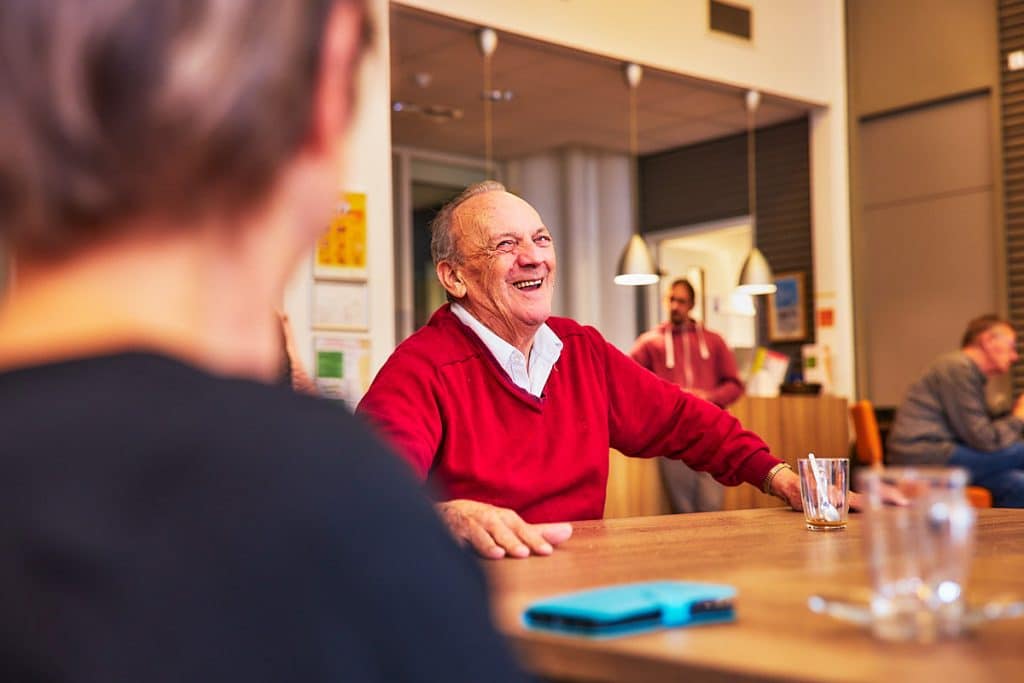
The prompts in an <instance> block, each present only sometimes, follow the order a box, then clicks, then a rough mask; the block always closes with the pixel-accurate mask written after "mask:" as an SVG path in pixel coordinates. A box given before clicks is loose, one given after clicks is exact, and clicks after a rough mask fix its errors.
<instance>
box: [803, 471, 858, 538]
mask: <svg viewBox="0 0 1024 683" xmlns="http://www.w3.org/2000/svg"><path fill="white" fill-rule="evenodd" d="M797 470H798V471H799V474H800V499H801V501H802V502H803V505H804V521H805V522H806V523H807V528H808V529H810V530H812V531H834V530H838V529H845V528H846V518H847V515H848V513H849V493H850V460H849V458H815V459H814V466H813V467H812V466H811V461H810V460H807V459H804V460H799V461H797Z"/></svg>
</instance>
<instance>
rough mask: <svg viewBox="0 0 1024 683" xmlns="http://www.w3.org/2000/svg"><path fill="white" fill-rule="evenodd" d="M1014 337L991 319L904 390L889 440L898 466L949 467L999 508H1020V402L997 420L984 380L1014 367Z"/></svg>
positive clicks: (1023, 399) (979, 322)
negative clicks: (968, 477) (959, 469)
mask: <svg viewBox="0 0 1024 683" xmlns="http://www.w3.org/2000/svg"><path fill="white" fill-rule="evenodd" d="M1017 357H1018V356H1017V333H1016V332H1015V331H1014V329H1013V327H1011V326H1010V323H1008V322H1007V321H1005V320H1003V319H1002V318H1000V317H998V316H996V315H984V316H981V317H980V318H975V319H974V320H972V321H971V322H970V323H968V325H967V330H966V332H964V336H963V340H962V342H961V348H960V350H959V351H956V352H953V353H948V354H945V355H943V356H940V357H939V358H938V359H936V360H935V361H934V362H933V363H932V364H931V366H930V367H929V368H928V370H926V371H925V373H924V375H923V376H922V377H921V378H920V379H918V380H917V381H916V382H915V383H914V384H912V385H911V386H910V389H908V390H907V395H906V397H905V398H904V399H903V404H902V405H900V407H899V410H897V412H896V421H895V422H894V424H893V427H892V431H891V432H890V434H889V442H888V454H889V460H890V461H891V462H892V463H895V464H900V465H926V464H927V465H954V466H958V467H963V468H965V469H966V470H967V471H968V472H969V473H970V475H971V483H972V484H976V485H978V486H984V487H985V488H987V489H988V490H989V491H991V492H992V500H993V503H994V505H996V506H997V507H1017V508H1019V507H1024V440H1022V438H1021V429H1022V427H1024V395H1022V396H1020V397H1019V398H1018V399H1017V400H1016V402H1015V403H1014V405H1013V409H1012V411H1011V412H1010V414H1008V415H1005V416H1001V417H996V416H994V415H993V414H992V413H991V412H990V410H989V407H988V404H987V403H986V400H985V384H986V382H987V381H988V378H989V377H994V376H997V375H1005V374H1006V373H1008V372H1009V371H1010V367H1011V366H1012V365H1013V363H1014V362H1015V361H1016V360H1017Z"/></svg>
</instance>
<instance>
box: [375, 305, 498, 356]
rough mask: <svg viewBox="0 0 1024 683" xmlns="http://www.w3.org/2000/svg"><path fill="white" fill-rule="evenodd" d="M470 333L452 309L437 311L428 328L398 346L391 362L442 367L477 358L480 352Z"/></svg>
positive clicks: (420, 329)
mask: <svg viewBox="0 0 1024 683" xmlns="http://www.w3.org/2000/svg"><path fill="white" fill-rule="evenodd" d="M467 332H469V334H472V331H471V330H468V328H466V326H465V325H463V324H462V322H461V321H459V319H458V318H456V317H455V314H454V313H452V312H451V310H450V309H449V307H448V306H442V307H441V308H439V309H438V310H437V311H435V312H434V314H433V315H432V316H431V317H430V320H429V321H427V324H426V325H424V326H423V327H421V328H419V329H418V330H416V331H415V332H413V333H412V334H411V335H409V336H408V337H407V338H406V339H404V340H403V341H402V342H401V343H399V344H398V346H396V347H395V350H394V351H393V352H392V354H391V357H390V358H389V359H388V362H389V363H391V362H392V361H394V362H405V363H427V364H429V365H430V366H438V365H443V364H445V363H447V362H452V361H458V360H461V359H464V358H465V357H469V356H473V355H476V354H477V353H478V352H479V349H477V348H476V347H475V346H474V345H473V343H472V342H471V340H470V338H469V335H468V334H467Z"/></svg>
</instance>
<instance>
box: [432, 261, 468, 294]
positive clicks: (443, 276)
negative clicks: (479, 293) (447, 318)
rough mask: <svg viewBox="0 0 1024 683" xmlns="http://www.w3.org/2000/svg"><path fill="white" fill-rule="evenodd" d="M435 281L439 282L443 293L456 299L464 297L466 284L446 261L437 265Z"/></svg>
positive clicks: (456, 270)
mask: <svg viewBox="0 0 1024 683" xmlns="http://www.w3.org/2000/svg"><path fill="white" fill-rule="evenodd" d="M437 279H438V280H440V281H441V286H442V287H444V289H445V291H446V292H448V293H449V294H451V295H452V296H453V297H455V298H456V299H461V298H462V297H464V296H466V282H465V280H463V279H462V274H461V273H460V272H459V271H458V269H456V267H455V266H453V265H452V264H450V263H448V262H447V261H441V262H440V263H438V264H437Z"/></svg>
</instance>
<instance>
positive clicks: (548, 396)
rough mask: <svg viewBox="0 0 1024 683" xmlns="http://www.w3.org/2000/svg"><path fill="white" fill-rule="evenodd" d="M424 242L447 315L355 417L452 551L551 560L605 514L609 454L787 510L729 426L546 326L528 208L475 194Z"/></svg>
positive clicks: (487, 188) (544, 248) (780, 479)
mask: <svg viewBox="0 0 1024 683" xmlns="http://www.w3.org/2000/svg"><path fill="white" fill-rule="evenodd" d="M432 230H433V236H432V242H431V251H432V254H433V258H434V263H435V265H436V269H437V276H438V278H439V279H440V281H441V284H442V285H443V286H444V288H445V290H446V291H447V293H448V299H449V303H448V304H445V305H444V306H442V307H441V308H440V309H438V310H437V311H436V312H435V313H434V315H433V316H432V317H431V319H430V321H429V322H428V323H427V325H426V326H425V327H423V328H422V329H420V330H419V331H417V332H416V333H415V334H413V335H412V336H411V337H409V338H408V339H406V340H405V341H404V342H402V343H401V344H400V345H399V346H398V348H397V349H395V352H394V353H393V354H392V356H391V358H389V359H388V361H387V363H385V365H384V367H383V368H381V370H380V372H379V373H378V374H377V377H376V378H375V379H374V382H373V384H372V385H371V386H370V390H369V391H368V392H367V394H366V396H365V397H364V398H363V400H362V402H361V403H360V404H359V408H358V411H359V412H360V413H362V414H363V415H365V416H367V418H369V419H370V421H371V422H373V423H375V424H376V425H377V426H378V427H379V428H380V429H381V431H382V434H383V435H384V436H385V437H386V438H388V439H389V440H390V441H391V443H392V444H393V445H394V446H395V448H396V449H397V450H398V451H399V453H400V454H402V455H404V456H405V457H406V458H407V459H408V460H409V462H410V463H411V464H412V466H413V469H414V471H415V472H416V474H417V475H418V476H419V477H420V478H421V479H422V480H425V481H427V482H428V483H429V484H432V485H434V486H435V487H436V489H437V490H438V493H439V495H440V497H441V502H439V503H438V509H439V511H440V513H441V516H442V517H443V519H444V520H445V521H446V522H447V524H448V526H449V528H450V529H451V530H452V532H453V533H454V534H455V536H456V537H458V538H460V539H462V540H463V541H465V542H467V543H469V544H470V545H472V546H473V548H475V549H476V551H477V552H478V553H479V554H481V555H482V556H484V557H487V558H493V559H497V558H501V557H505V556H507V555H508V556H513V557H525V556H527V555H530V554H531V553H536V554H544V555H546V554H549V553H551V552H552V549H553V547H554V546H556V545H558V544H559V543H561V542H563V541H565V540H566V539H567V538H569V536H570V535H571V533H572V527H571V526H570V525H569V524H566V523H565V522H568V521H572V520H582V519H595V518H600V517H601V516H602V515H603V514H604V502H605V488H606V485H607V480H608V448H609V446H611V447H612V448H616V449H618V450H620V451H622V452H623V453H625V454H626V455H630V456H639V457H648V458H650V457H657V456H663V457H667V458H672V459H678V460H683V461H685V462H686V463H687V464H688V465H690V466H691V467H693V468H694V469H697V470H701V471H706V472H710V473H711V474H712V475H713V476H714V477H715V478H716V479H718V480H719V481H721V482H722V483H724V484H727V485H739V484H741V483H743V482H747V483H750V484H753V485H754V486H757V487H759V488H761V489H762V490H764V491H765V492H768V493H772V494H775V495H777V496H779V497H780V498H782V499H783V500H784V501H786V502H787V503H789V504H790V505H791V506H792V507H794V508H796V509H800V507H801V503H800V483H799V480H798V478H797V476H796V475H795V474H794V473H793V471H792V470H791V469H790V468H789V466H788V465H786V464H785V463H783V462H782V461H781V460H779V459H778V458H776V457H774V456H773V455H771V453H769V449H768V446H767V445H766V444H765V443H764V441H762V440H761V439H760V438H759V437H758V436H757V435H755V434H753V433H752V432H749V431H746V430H744V429H743V427H742V426H741V425H740V423H739V422H738V421H737V420H736V418H734V417H733V416H731V415H729V414H728V413H726V412H724V411H723V410H721V409H720V408H718V407H717V406H715V405H714V404H712V403H710V402H708V401H705V400H703V399H700V398H697V397H696V396H694V395H693V394H688V393H686V392H682V391H680V390H679V388H678V387H677V386H675V385H673V384H670V383H669V382H666V381H665V380H662V379H660V378H658V377H655V376H654V375H653V374H652V373H650V372H648V371H647V370H644V369H643V368H642V367H640V366H639V365H637V364H636V363H635V362H633V361H632V360H631V359H630V358H629V356H626V355H625V354H623V353H622V352H621V351H619V350H618V349H616V348H615V347H614V346H612V345H611V344H610V343H609V342H608V341H606V340H605V339H604V337H602V336H601V334H600V333H599V332H598V331H597V330H595V329H594V328H592V327H585V326H583V325H580V324H578V323H576V322H574V321H572V320H570V319H568V318H557V317H553V316H551V295H552V289H553V287H554V284H555V267H556V259H555V248H554V244H553V240H552V236H551V233H550V232H549V231H548V229H547V227H545V225H544V223H543V221H542V220H541V218H540V216H539V215H538V214H537V212H536V210H534V209H533V207H531V206H530V205H529V204H528V203H527V202H525V201H524V200H522V199H520V198H519V197H517V196H515V195H514V194H511V193H509V192H507V191H506V190H505V188H504V187H503V186H502V185H501V184H499V183H496V182H494V181H486V182H484V183H480V184H477V185H474V186H471V187H469V188H467V189H466V191H464V192H463V193H462V194H461V195H460V196H459V197H457V198H456V199H455V200H453V201H452V202H451V203H450V204H448V205H447V206H445V207H444V208H442V210H441V211H440V212H439V213H438V215H437V217H436V219H435V220H434V224H433V226H432Z"/></svg>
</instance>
